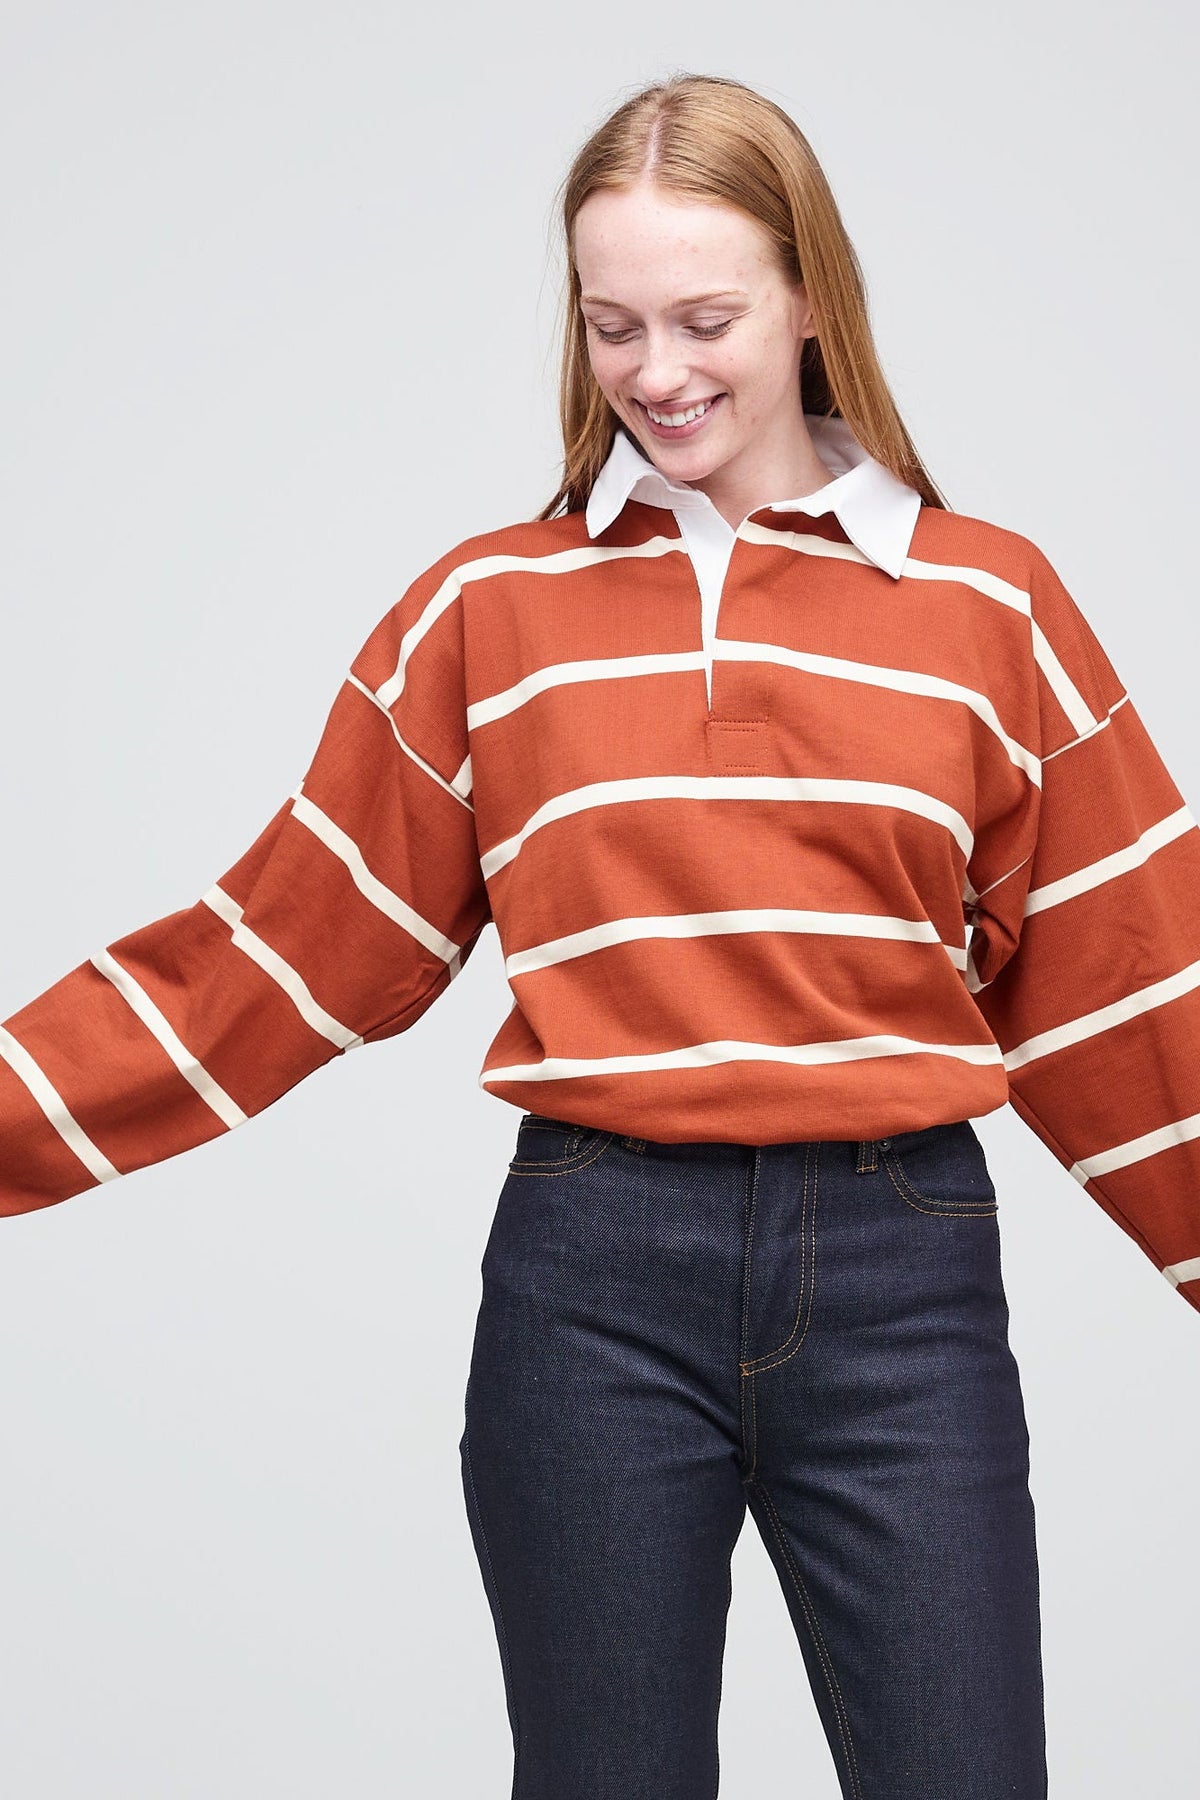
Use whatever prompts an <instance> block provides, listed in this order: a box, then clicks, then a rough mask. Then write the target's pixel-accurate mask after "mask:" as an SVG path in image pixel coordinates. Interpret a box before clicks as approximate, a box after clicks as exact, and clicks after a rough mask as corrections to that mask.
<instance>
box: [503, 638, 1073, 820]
mask: <svg viewBox="0 0 1200 1800" xmlns="http://www.w3.org/2000/svg"><path fill="white" fill-rule="evenodd" d="M713 661H714V662H763V663H774V664H777V665H779V666H781V667H783V668H791V669H803V670H806V671H807V672H808V673H810V674H813V675H828V676H830V677H832V678H834V679H837V680H841V681H858V682H863V683H865V684H867V685H869V686H871V687H881V688H887V689H889V690H890V691H891V692H894V693H903V694H919V695H922V696H924V697H925V698H928V699H937V700H951V701H954V702H955V703H957V704H959V705H962V706H966V707H968V708H969V709H970V710H971V712H973V713H974V714H975V715H976V717H977V718H979V719H981V720H982V721H983V723H984V724H985V725H986V726H987V728H988V730H989V731H992V732H994V733H995V735H996V737H997V738H999V740H1000V742H1001V744H1002V745H1003V746H1004V751H1005V754H1006V756H1007V757H1008V758H1009V760H1010V762H1013V763H1015V764H1016V766H1017V767H1018V768H1019V769H1022V770H1023V771H1024V773H1025V774H1026V775H1028V777H1029V779H1030V780H1031V781H1032V782H1034V783H1035V784H1036V785H1038V786H1040V785H1041V779H1042V765H1041V761H1040V759H1039V757H1038V756H1037V754H1036V753H1035V752H1034V751H1032V750H1027V749H1026V748H1025V746H1024V745H1023V744H1021V743H1018V741H1017V740H1016V738H1013V737H1010V736H1009V734H1008V733H1007V732H1006V731H1005V729H1004V727H1003V726H1002V724H1001V723H1000V718H999V715H998V714H997V712H996V709H995V707H994V706H993V704H992V702H991V700H990V699H989V698H988V697H987V695H986V694H982V693H980V692H979V691H978V690H977V689H975V688H970V687H965V686H963V684H962V683H961V682H957V681H949V680H947V679H945V678H944V677H942V676H940V675H930V674H926V673H925V672H924V671H922V670H917V669H897V668H888V667H885V666H884V665H882V664H879V663H861V662H852V661H850V660H849V659H847V658H845V657H840V656H820V655H818V654H816V653H815V652H811V653H810V652H808V651H804V650H792V649H788V648H786V647H785V646H784V645H782V644H772V643H767V642H755V641H752V640H750V639H746V638H720V637H719V638H716V639H714V641H713ZM704 666H705V656H704V652H703V650H679V651H662V652H654V653H652V654H646V655H643V656H597V657H589V658H582V659H579V660H576V661H574V662H562V663H550V664H547V665H546V666H545V667H543V668H540V669H535V670H533V671H532V672H531V673H530V674H528V675H525V676H523V677H522V678H521V680H520V681H515V682H514V683H513V684H512V686H511V687H507V688H503V689H501V690H500V692H499V693H495V694H489V695H487V697H486V698H485V699H482V700H477V701H475V703H474V704H473V705H472V706H469V707H468V708H467V729H468V730H471V731H473V730H475V729H476V727H477V726H480V725H487V724H490V723H491V722H492V721H493V720H495V719H501V718H504V717H506V716H507V715H508V714H509V713H512V712H515V711H516V710H517V708H518V707H521V706H524V705H525V703H526V702H527V701H529V700H532V699H533V698H534V697H535V695H537V694H542V693H545V692H546V691H547V689H549V688H555V687H562V686H565V685H566V684H568V683H570V682H577V681H631V680H633V679H635V678H636V677H637V676H639V675H668V674H681V673H685V672H687V671H690V670H693V669H702V668H703V667H704Z"/></svg>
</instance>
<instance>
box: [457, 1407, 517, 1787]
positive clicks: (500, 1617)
mask: <svg viewBox="0 0 1200 1800" xmlns="http://www.w3.org/2000/svg"><path fill="white" fill-rule="evenodd" d="M463 1463H464V1465H465V1467H466V1471H467V1486H468V1487H469V1488H470V1490H471V1504H472V1506H473V1507H474V1508H475V1519H476V1523H477V1524H478V1526H479V1541H480V1543H481V1544H482V1545H483V1560H484V1563H485V1564H486V1567H487V1575H488V1581H489V1583H490V1586H491V1590H492V1593H493V1595H494V1596H495V1601H496V1623H497V1625H498V1626H499V1634H500V1660H501V1662H502V1664H503V1666H504V1684H505V1687H506V1688H507V1689H508V1695H509V1700H510V1702H511V1705H512V1722H513V1792H514V1794H515V1793H516V1792H517V1770H518V1767H519V1764H520V1761H521V1721H520V1717H519V1715H518V1712H517V1690H516V1684H515V1682H514V1681H513V1673H512V1660H511V1658H510V1657H509V1654H508V1632H507V1630H506V1629H505V1625H504V1610H503V1608H502V1607H501V1605H500V1588H499V1585H498V1583H497V1581H496V1570H495V1567H494V1566H493V1563H492V1553H491V1550H490V1549H489V1547H488V1541H487V1532H486V1530H485V1529H484V1524H483V1509H482V1508H481V1506H480V1504H479V1495H478V1493H477V1492H476V1488H475V1475H474V1471H473V1470H472V1468H471V1446H470V1441H469V1433H468V1431H467V1430H464V1432H463Z"/></svg>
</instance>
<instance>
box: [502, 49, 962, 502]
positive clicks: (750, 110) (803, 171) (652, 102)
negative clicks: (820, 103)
mask: <svg viewBox="0 0 1200 1800" xmlns="http://www.w3.org/2000/svg"><path fill="white" fill-rule="evenodd" d="M646 174H648V175H650V176H651V177H652V178H653V180H654V181H655V182H656V183H657V184H658V185H659V186H660V187H661V188H663V189H664V190H666V191H667V192H669V193H672V194H678V195H681V196H683V197H686V198H690V199H694V200H706V201H710V202H712V201H716V202H723V203H725V204H726V205H730V206H736V207H739V208H740V209H741V211H742V212H744V213H747V214H749V216H750V217H751V218H752V219H756V220H757V221H758V223H759V224H760V225H762V226H763V227H765V229H766V231H767V233H768V234H769V236H770V238H771V240H772V242H773V244H774V245H775V248H776V251H777V253H778V257H779V264H780V267H781V268H782V270H783V271H784V273H785V274H786V275H787V276H788V278H789V279H790V280H792V281H803V282H804V284H805V291H806V293H807V295H808V298H809V301H810V303H811V305H812V313H813V323H814V325H815V326H816V335H815V337H810V338H806V339H805V340H804V345H803V350H802V354H801V360H800V386H801V390H802V392H803V396H804V410H805V412H806V413H815V414H820V415H822V416H825V417H834V418H841V419H844V420H845V422H846V424H847V425H848V426H849V428H850V430H851V431H852V432H853V433H854V436H855V437H856V438H857V439H858V441H859V443H860V444H862V446H863V448H864V449H865V450H866V451H867V452H868V454H869V455H871V456H873V457H874V458H875V459H876V461H877V462H880V463H882V464H883V465H884V466H885V467H886V468H888V469H890V470H891V471H892V473H893V474H894V475H897V476H899V478H900V479H901V481H905V482H907V483H908V485H909V486H910V487H914V488H916V489H917V491H918V493H919V494H920V495H921V498H922V499H923V500H924V501H925V503H926V505H928V506H938V507H941V508H943V509H944V510H947V511H948V510H949V508H948V506H947V503H946V501H945V499H944V498H943V497H942V495H941V493H940V492H939V491H938V489H937V488H936V487H935V486H934V483H933V480H932V479H931V477H930V476H929V474H928V473H927V472H926V469H925V466H924V464H923V463H922V462H921V459H920V457H919V456H918V455H917V452H916V450H915V449H914V447H913V443H912V440H911V438H910V437H909V435H908V432H907V431H906V429H905V427H904V422H903V420H902V419H901V417H900V414H899V412H898V410H897V408H896V402H895V400H894V399H893V398H892V393H891V389H890V388H889V387H888V384H887V381H886V379H885V378H884V374H883V370H882V368H881V366H880V362H879V356H878V354H877V352H876V349H875V343H874V339H873V337H872V335H871V327H870V323H869V319H868V313H867V294H866V284H865V282H864V281H863V275H862V269H861V267H860V266H859V261H858V257H857V255H856V254H855V250H854V246H853V244H852V243H851V242H850V239H849V237H848V236H847V233H846V228H845V226H844V225H843V223H842V219H841V214H840V213H839V212H838V208H837V203H836V201H835V200H834V197H833V193H832V191H831V189H830V186H829V183H828V181H827V180H826V178H825V175H824V172H823V171H822V169H821V165H820V164H819V163H818V161H817V159H816V157H815V155H814V154H813V151H812V147H811V146H810V144H809V143H808V140H807V139H806V138H805V137H804V135H803V133H802V132H801V131H800V129H799V127H798V126H797V125H796V124H795V122H794V121H793V120H792V119H790V118H789V117H788V115H787V113H785V112H784V111H783V109H782V108H781V107H778V106H776V105H775V103H774V101H772V100H768V99H767V98H766V97H765V96H764V95H762V94H759V93H757V92H756V91H755V90H754V89H753V88H749V87H746V86H745V85H744V84H743V83H742V82H740V81H734V80H732V79H730V78H728V77H726V76H720V75H688V74H676V75H672V76H670V77H669V78H668V79H667V80H665V81H659V82H654V83H652V84H651V85H649V86H648V87H644V88H642V89H641V90H640V91H639V92H638V93H636V94H634V96H633V97H632V99H630V100H626V101H625V102H624V104H623V105H621V106H619V107H618V108H617V109H616V111H615V112H613V113H611V114H610V115H609V117H608V118H607V119H605V121H604V122H603V124H601V125H600V126H599V127H598V128H597V129H596V130H595V131H594V132H593V133H592V135H591V136H590V137H589V138H588V140H587V142H586V143H585V144H584V145H583V147H582V149H581V150H580V151H579V153H578V154H577V156H576V157H575V160H574V162H573V163H572V164H571V167H570V169H569V170H568V172H567V175H566V177H565V179H564V181H563V183H562V186H561V188H560V190H559V195H558V199H559V200H560V201H561V206H562V217H561V225H562V240H563V249H564V251H565V255H566V291H565V295H564V306H563V320H562V332H563V339H562V363H561V372H560V377H559V412H560V418H561V425H562V441H563V468H562V480H561V483H560V486H559V490H558V492H557V494H556V495H555V496H554V498H553V500H551V501H549V502H548V504H547V505H546V506H545V507H543V509H542V511H541V512H540V513H538V514H537V517H538V518H539V519H549V518H551V517H553V516H554V514H555V513H557V512H558V511H559V510H560V508H561V509H562V510H563V511H565V512H575V511H577V510H579V509H580V508H582V507H584V506H586V504H587V499H588V495H589V494H590V493H591V491H592V485H593V483H594V482H595V480H596V477H597V475H598V474H599V473H600V470H601V468H602V467H603V465H604V462H605V459H606V457H607V456H608V453H609V451H610V450H611V449H612V444H613V438H614V435H615V433H616V429H617V415H616V413H615V412H614V411H613V409H612V407H611V406H610V405H609V403H608V401H607V400H606V399H605V397H604V395H603V394H602V393H601V391H600V388H599V386H598V385H597V382H596V378H595V376H594V375H593V374H592V368H591V362H590V360H589V357H588V351H587V333H586V326H585V324H584V320H583V315H582V312H581V310H580V293H581V287H580V281H579V271H578V269H577V268H576V266H575V252H574V230H575V220H576V217H577V216H578V213H579V209H580V207H581V206H582V205H583V203H584V201H585V200H586V199H587V198H588V195H589V194H593V193H595V192H596V190H597V189H598V188H624V187H630V186H632V185H633V184H634V183H635V182H636V181H637V180H638V178H639V176H642V175H646Z"/></svg>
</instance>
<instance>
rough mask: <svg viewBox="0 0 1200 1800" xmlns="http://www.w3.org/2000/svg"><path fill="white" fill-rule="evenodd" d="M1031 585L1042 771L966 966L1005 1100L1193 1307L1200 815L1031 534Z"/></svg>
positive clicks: (980, 906) (1198, 1298) (1199, 1297)
mask: <svg viewBox="0 0 1200 1800" xmlns="http://www.w3.org/2000/svg"><path fill="white" fill-rule="evenodd" d="M1029 585H1030V626H1031V638H1032V642H1031V649H1032V656H1033V662H1034V665H1035V669H1036V675H1035V681H1036V687H1037V696H1038V697H1037V705H1036V709H1035V710H1036V714H1037V719H1038V725H1037V729H1038V730H1039V732H1040V744H1039V746H1038V752H1039V759H1040V775H1041V779H1040V791H1038V792H1037V793H1036V795H1035V796H1034V804H1032V805H1031V806H1030V807H1029V808H1028V817H1027V826H1026V837H1025V841H1024V842H1023V843H1022V844H1021V845H1020V846H1019V847H1020V848H1022V849H1024V851H1025V855H1024V856H1023V858H1022V860H1021V861H1020V862H1019V863H1018V864H1017V865H1016V866H1015V867H1013V868H1012V869H1010V870H1009V872H1008V873H1007V874H1006V875H1005V876H1004V877H1003V878H1001V879H1000V880H999V881H998V882H995V883H994V884H993V885H992V887H991V888H990V889H988V890H987V891H985V892H984V893H983V894H981V895H980V896H979V897H978V900H977V902H976V904H975V906H974V914H973V919H972V923H973V925H974V930H973V932H972V936H971V943H970V960H969V965H968V974H967V985H968V987H969V988H971V989H972V991H973V993H974V998H975V1002H976V1005H977V1006H978V1007H979V1009H980V1011H981V1012H982V1014H983V1016H984V1017H985V1019H986V1020H987V1022H988V1025H989V1027H990V1029H991V1031H992V1033H993V1036H994V1037H995V1039H996V1041H997V1043H998V1044H999V1045H1000V1047H1001V1049H1002V1051H1003V1053H1004V1062H1005V1068H1006V1070H1007V1074H1008V1083H1009V1094H1010V1098H1011V1101H1012V1105H1013V1107H1014V1108H1015V1110H1016V1111H1017V1113H1018V1114H1019V1115H1020V1117H1021V1118H1022V1119H1023V1120H1024V1121H1025V1123H1026V1124H1027V1125H1028V1126H1030V1128H1031V1129H1032V1130H1033V1131H1034V1132H1035V1133H1036V1134H1037V1135H1038V1136H1039V1137H1040V1138H1041V1139H1042V1141H1043V1142H1044V1143H1045V1144H1046V1145H1047V1146H1048V1148H1049V1149H1050V1150H1051V1151H1052V1152H1053V1154H1054V1155H1055V1156H1056V1157H1057V1158H1058V1160H1059V1161H1060V1162H1061V1163H1062V1164H1063V1165H1064V1166H1065V1167H1066V1168H1067V1169H1068V1170H1069V1171H1070V1173H1071V1174H1072V1175H1073V1176H1074V1177H1075V1179H1076V1180H1077V1181H1079V1182H1080V1183H1081V1184H1082V1185H1083V1186H1084V1187H1085V1189H1086V1191H1087V1192H1088V1193H1089V1194H1091V1195H1092V1197H1093V1198H1094V1199H1095V1200H1096V1201H1097V1202H1098V1204H1099V1205H1100V1206H1101V1207H1102V1208H1103V1210H1104V1211H1105V1212H1106V1213H1107V1214H1108V1215H1109V1216H1110V1217H1111V1218H1112V1219H1113V1220H1114V1221H1115V1222H1116V1223H1117V1224H1118V1225H1119V1226H1120V1227H1121V1228H1122V1229H1123V1230H1124V1231H1126V1232H1127V1233H1128V1234H1129V1236H1130V1237H1131V1238H1132V1239H1133V1240H1134V1242H1135V1243H1137V1244H1139V1245H1140V1246H1141V1248H1142V1250H1143V1251H1144V1252H1145V1253H1146V1255H1147V1256H1149V1257H1150V1258H1151V1260H1152V1261H1153V1263H1154V1264H1155V1267H1156V1268H1158V1269H1159V1270H1160V1271H1161V1272H1162V1273H1163V1274H1164V1275H1165V1276H1166V1278H1167V1280H1168V1281H1169V1282H1171V1284H1172V1285H1173V1286H1174V1287H1175V1288H1176V1289H1177V1291H1178V1292H1179V1294H1180V1295H1181V1296H1182V1297H1183V1298H1184V1299H1185V1300H1187V1301H1188V1302H1189V1303H1190V1304H1191V1305H1192V1306H1195V1307H1197V1308H1200V906H1198V905H1197V895H1198V894H1200V829H1198V828H1197V824H1196V820H1195V819H1194V818H1193V817H1192V814H1191V812H1190V811H1189V809H1188V807H1187V805H1186V804H1185V802H1184V799H1183V796H1182V795H1181V794H1180V792H1179V789H1178V788H1177V787H1176V785H1175V782H1174V781H1173V779H1172V777H1171V775H1170V773H1169V772H1168V770H1167V768H1166V767H1165V765H1164V763H1163V760H1162V758H1161V756H1160V755H1159V753H1158V751H1157V749H1156V748H1155V746H1154V744H1153V743H1152V741H1151V739H1150V737H1149V735H1148V733H1147V731H1146V728H1145V726H1144V725H1143V723H1142V720H1141V718H1140V717H1139V716H1138V713H1137V711H1136V710H1135V708H1134V705H1133V702H1132V701H1131V699H1130V698H1129V696H1128V695H1127V693H1126V692H1125V689H1124V687H1123V686H1122V683H1121V681H1120V680H1119V678H1118V676H1117V674H1116V671H1115V670H1114V668H1113V666H1112V664H1111V662H1110V661H1109V659H1108V657H1107V655H1106V654H1105V651H1104V649H1103V648H1102V646H1101V645H1100V643H1099V642H1098V640H1097V638H1096V635H1095V632H1094V631H1093V630H1092V628H1091V626H1090V625H1089V624H1088V622H1087V620H1086V619H1085V618H1084V616H1083V614H1082V613H1081V611H1080V610H1079V607H1078V606H1077V604H1076V603H1075V602H1074V600H1073V599H1072V598H1071V596H1070V594H1069V593H1068V592H1067V590H1066V588H1065V587H1064V585H1063V583H1062V581H1061V580H1060V579H1059V577H1058V575H1057V574H1056V573H1055V571H1054V570H1053V568H1052V567H1051V566H1050V564H1049V562H1048V561H1047V560H1046V558H1045V557H1044V556H1043V555H1042V553H1041V552H1040V551H1036V552H1035V557H1034V563H1033V570H1032V576H1031V579H1030V584H1029ZM967 910H968V916H969V917H970V916H971V909H970V908H969V907H968V909H967Z"/></svg>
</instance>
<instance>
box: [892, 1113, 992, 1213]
mask: <svg viewBox="0 0 1200 1800" xmlns="http://www.w3.org/2000/svg"><path fill="white" fill-rule="evenodd" d="M875 1148H876V1150H877V1151H878V1154H879V1160H880V1161H881V1163H882V1164H883V1167H884V1170H885V1171H886V1173H887V1175H888V1178H889V1180H890V1181H891V1183H892V1186H893V1187H894V1188H895V1190H896V1192H897V1193H898V1194H899V1195H900V1197H901V1199H902V1200H904V1201H906V1202H907V1204H908V1205H909V1206H911V1207H914V1208H915V1209H916V1210H917V1211H918V1212H924V1213H941V1214H943V1215H944V1216H946V1217H948V1218H990V1217H991V1216H992V1215H993V1214H994V1213H995V1212H997V1211H998V1210H999V1209H998V1202H997V1198H996V1189H995V1185H994V1183H993V1181H992V1177H991V1173H990V1171H989V1169H988V1166H987V1159H986V1157H985V1156H984V1153H983V1145H982V1144H981V1143H980V1141H979V1138H978V1136H977V1135H976V1132H975V1129H974V1127H973V1126H972V1124H971V1121H970V1120H969V1119H955V1120H954V1121H953V1122H952V1123H950V1124H945V1125H927V1126H926V1127H925V1128H924V1129H923V1130H920V1131H901V1132H898V1133H897V1134H896V1136H895V1137H890V1138H877V1139H876V1141H875Z"/></svg>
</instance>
